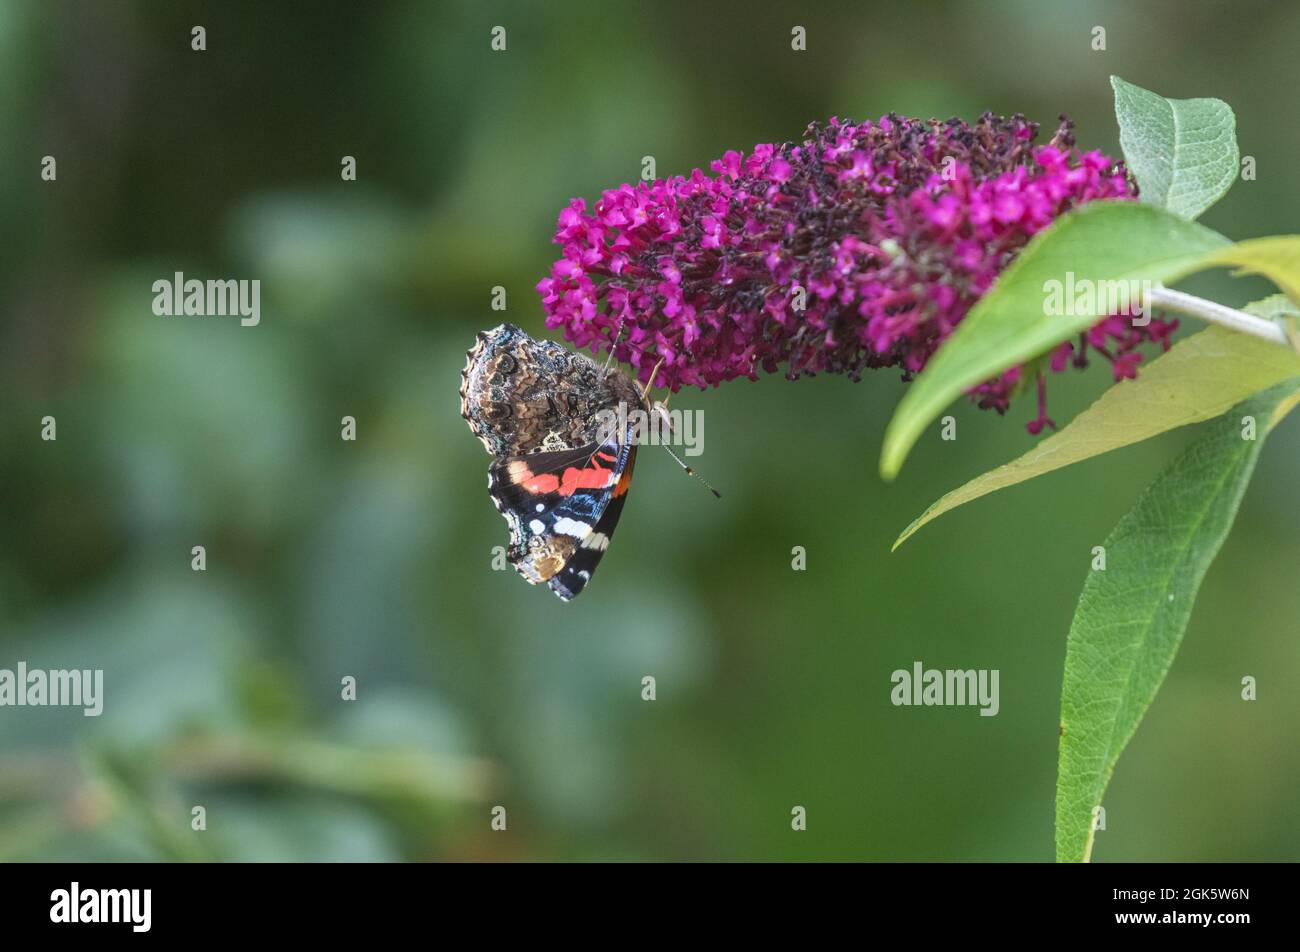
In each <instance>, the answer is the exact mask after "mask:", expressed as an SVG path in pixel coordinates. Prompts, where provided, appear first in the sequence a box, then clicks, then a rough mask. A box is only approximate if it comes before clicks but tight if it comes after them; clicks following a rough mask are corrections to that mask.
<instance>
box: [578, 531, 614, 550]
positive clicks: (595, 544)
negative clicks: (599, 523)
mask: <svg viewBox="0 0 1300 952" xmlns="http://www.w3.org/2000/svg"><path fill="white" fill-rule="evenodd" d="M608 545H609V536H607V535H605V533H603V532H593V533H592V534H591V535H589V536H587V538H585V539H583V540H582V547H583V548H584V549H595V550H596V551H597V552H604V551H605V548H606V547H607V546H608Z"/></svg>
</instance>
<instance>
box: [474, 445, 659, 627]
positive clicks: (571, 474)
mask: <svg viewBox="0 0 1300 952" xmlns="http://www.w3.org/2000/svg"><path fill="white" fill-rule="evenodd" d="M635 460H636V447H635V446H634V445H632V444H631V443H629V442H627V441H625V440H622V439H609V440H605V441H602V442H598V443H590V444H588V445H587V446H583V447H579V448H578V449H573V450H559V451H556V452H549V453H529V454H527V455H525V456H512V457H506V458H504V459H501V460H498V461H497V462H495V463H493V464H492V465H491V467H489V469H488V493H489V494H490V495H491V497H492V501H493V503H494V504H495V505H496V507H497V509H498V511H500V513H501V514H502V515H503V516H504V517H505V519H506V522H507V523H508V524H509V526H510V550H509V553H508V555H507V557H508V559H509V560H510V563H511V564H512V565H514V567H515V568H516V570H518V572H519V574H520V575H522V576H523V577H524V578H525V579H527V580H528V582H530V583H531V584H533V585H536V584H538V583H539V582H546V583H547V584H548V585H549V586H550V588H551V590H552V591H553V592H555V594H556V595H558V596H559V597H560V598H562V599H564V600H565V601H569V600H570V599H572V598H574V597H575V596H576V595H577V594H578V593H579V592H581V591H582V589H583V588H584V587H585V586H586V584H587V582H588V581H589V580H590V579H591V575H592V573H593V572H595V570H596V565H597V564H598V563H599V562H600V559H601V556H602V555H604V553H605V548H606V546H608V545H609V539H610V537H611V536H612V535H613V534H614V527H615V525H617V523H618V517H619V515H620V514H621V513H622V511H623V503H624V501H625V499H626V496H627V490H628V487H629V486H630V485H631V482H632V469H633V465H634V463H635Z"/></svg>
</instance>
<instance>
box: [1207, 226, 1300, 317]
mask: <svg viewBox="0 0 1300 952" xmlns="http://www.w3.org/2000/svg"><path fill="white" fill-rule="evenodd" d="M1216 265H1222V266H1224V267H1230V268H1236V269H1237V270H1236V271H1235V272H1234V275H1236V276H1238V277H1240V276H1241V275H1243V274H1262V275H1264V277H1266V278H1268V279H1269V280H1271V281H1272V282H1273V283H1274V284H1276V285H1277V286H1278V287H1279V288H1281V289H1282V290H1283V291H1285V292H1286V293H1287V296H1288V297H1290V298H1291V300H1293V301H1297V302H1300V235H1273V236H1272V237H1269V238H1251V239H1249V240H1248V241H1239V242H1237V243H1236V244H1235V245H1229V246H1228V247H1227V248H1224V249H1223V250H1221V251H1219V252H1217V253H1215V254H1213V255H1211V256H1210V257H1209V258H1208V259H1207V260H1206V261H1205V263H1204V265H1203V267H1207V268H1210V267H1214V266H1216Z"/></svg>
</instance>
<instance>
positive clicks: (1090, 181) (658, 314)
mask: <svg viewBox="0 0 1300 952" xmlns="http://www.w3.org/2000/svg"><path fill="white" fill-rule="evenodd" d="M1037 131H1038V127H1037V125H1036V124H1034V123H1031V122H1028V121H1026V120H1025V119H1024V117H1023V116H1019V115H1017V116H1013V117H1011V118H1010V119H1003V118H1001V117H997V116H993V115H992V114H987V113H986V114H985V115H984V116H982V117H981V118H980V119H979V120H978V121H977V122H975V123H974V124H970V125H968V124H966V123H964V122H961V121H960V120H957V119H950V120H948V121H946V122H938V121H935V120H930V121H928V122H922V121H919V120H916V119H909V118H905V117H900V116H895V115H888V116H884V117H882V118H881V119H880V120H879V122H870V121H867V122H863V123H860V124H854V123H848V122H841V121H839V120H836V119H831V120H830V121H829V122H827V123H814V124H812V125H810V126H809V127H808V129H807V130H806V131H805V133H804V137H803V140H802V141H801V142H798V143H790V142H787V143H784V144H782V145H758V146H755V147H754V149H753V150H752V151H751V153H750V154H749V155H744V154H742V153H740V152H728V153H726V155H724V156H723V157H722V158H721V159H719V160H717V161H715V162H713V163H712V166H711V168H712V172H713V174H712V175H707V174H705V173H704V172H702V171H700V170H699V169H696V170H694V171H693V172H692V173H691V174H690V175H689V176H686V177H682V176H677V177H674V178H671V179H665V180H659V181H656V182H653V183H639V184H637V185H621V186H619V187H618V188H615V189H610V190H609V191H606V192H605V193H604V194H603V195H602V196H601V198H600V200H599V201H597V202H596V204H595V206H594V208H592V209H591V210H590V211H589V210H588V207H587V203H586V202H585V201H584V200H582V199H580V198H579V199H574V200H573V201H572V202H571V203H570V204H569V206H568V208H566V209H565V210H564V211H563V212H561V213H560V218H559V223H558V227H557V230H556V234H555V242H556V243H557V244H559V245H561V246H563V249H564V252H563V257H562V258H560V260H559V261H557V262H555V264H554V265H553V267H552V268H551V275H550V277H548V278H546V279H544V280H542V281H541V282H540V283H539V284H538V285H537V290H538V292H539V293H540V294H541V295H542V301H543V305H544V307H545V310H546V323H547V326H548V327H550V328H553V329H560V328H562V329H563V331H564V335H565V337H566V338H567V339H568V340H569V341H571V342H572V343H573V344H575V345H576V346H578V347H590V348H591V349H592V351H593V352H595V351H597V350H606V351H608V350H609V349H610V348H611V347H612V348H613V349H614V354H615V357H616V359H618V360H619V361H621V362H623V363H628V364H631V365H632V366H633V367H635V368H638V371H639V375H640V378H641V379H642V380H645V379H647V378H648V377H649V374H650V369H651V368H652V367H653V366H655V365H656V364H657V363H659V362H660V361H661V360H662V367H661V369H660V371H659V376H658V377H657V378H656V380H657V382H660V383H662V384H663V385H664V386H667V387H670V388H671V389H673V390H677V389H678V388H680V387H681V386H683V385H697V386H701V387H705V386H708V385H715V386H716V385H717V384H719V383H721V382H722V381H724V380H731V379H734V378H736V377H749V378H751V379H756V378H757V374H758V371H759V370H760V369H761V370H763V371H766V372H769V373H770V372H773V371H776V370H778V369H779V368H781V367H782V366H784V367H785V368H786V371H787V375H788V376H789V377H790V378H791V379H794V378H796V377H798V376H799V375H800V374H802V373H809V374H811V373H816V372H819V371H827V372H843V373H847V374H848V375H850V376H851V377H852V378H853V379H857V378H858V377H860V376H861V374H862V371H863V370H865V369H867V368H875V367H890V366H893V367H899V368H901V369H902V371H903V374H904V378H905V379H908V378H910V377H911V376H912V375H913V374H915V373H916V372H917V371H919V370H921V368H922V367H924V366H925V363H926V361H927V360H929V358H930V356H931V355H932V354H933V353H934V352H935V350H936V349H937V348H938V347H939V345H940V344H941V343H942V342H943V341H944V339H945V338H946V337H947V336H948V335H949V334H951V333H952V331H953V329H954V328H955V327H956V326H957V324H958V323H960V322H961V320H962V318H963V317H964V316H965V315H966V313H967V311H969V310H970V308H971V306H972V305H973V304H974V303H975V302H976V301H977V300H978V299H979V298H980V296H981V295H983V294H984V293H985V292H986V291H987V290H988V289H989V288H990V287H991V286H992V284H993V282H994V280H995V279H996V278H997V276H998V275H999V274H1000V273H1001V272H1002V270H1003V269H1004V268H1005V267H1006V266H1007V264H1008V263H1009V262H1010V261H1011V259H1012V258H1014V257H1015V255H1016V253H1017V252H1018V251H1019V250H1020V249H1021V248H1023V247H1024V245H1025V244H1026V242H1028V241H1029V239H1030V238H1031V237H1032V236H1033V235H1034V234H1035V233H1037V232H1039V231H1041V230H1042V229H1043V228H1046V227H1047V226H1048V225H1049V224H1051V223H1052V221H1053V220H1055V219H1056V217H1057V216H1059V215H1061V214H1062V213H1064V212H1066V211H1068V210H1069V209H1071V208H1074V207H1077V206H1079V205H1082V204H1083V203H1085V202H1090V201H1094V200H1097V199H1107V198H1111V199H1114V198H1131V197H1133V196H1134V194H1135V188H1134V187H1133V186H1132V185H1131V184H1130V183H1129V181H1128V178H1127V176H1126V174H1125V172H1124V169H1123V167H1122V166H1120V165H1117V164H1116V163H1115V161H1114V160H1112V159H1110V158H1109V157H1107V156H1105V155H1102V154H1101V153H1100V152H1088V153H1084V154H1079V153H1078V152H1077V150H1075V149H1074V147H1073V146H1074V139H1073V136H1072V134H1071V132H1070V124H1069V123H1068V122H1064V121H1063V122H1062V124H1061V126H1060V128H1059V129H1058V131H1057V133H1056V135H1055V136H1054V137H1053V139H1052V140H1051V142H1050V143H1048V144H1047V145H1044V146H1040V147H1035V146H1034V145H1033V140H1034V138H1035V137H1036V135H1037ZM1175 326H1176V324H1175V323H1170V322H1165V321H1162V320H1158V319H1153V320H1151V322H1150V323H1149V324H1147V325H1146V326H1145V327H1138V326H1134V325H1133V324H1132V323H1131V322H1130V321H1126V320H1123V319H1120V318H1118V317H1112V318H1108V319H1106V320H1103V321H1101V322H1100V323H1099V324H1097V325H1096V326H1095V327H1093V328H1092V329H1091V330H1089V331H1088V332H1087V333H1085V334H1083V335H1080V337H1079V339H1078V340H1077V342H1066V343H1063V344H1062V345H1061V346H1060V347H1058V348H1057V349H1055V350H1054V351H1053V352H1052V354H1051V355H1050V356H1049V357H1048V359H1047V360H1045V361H1037V362H1035V363H1034V365H1033V367H1032V372H1031V373H1026V370H1027V368H1024V367H1016V368H1013V369H1011V370H1010V371H1008V372H1007V373H1005V374H1003V375H1002V376H1001V377H999V378H997V379H995V380H991V381H988V382H987V383H985V384H983V385H981V386H979V387H977V388H975V389H974V390H973V391H972V394H971V395H972V398H973V399H975V400H977V401H978V402H979V405H980V406H981V407H991V408H994V409H996V410H998V411H999V412H1003V411H1005V410H1006V408H1007V406H1008V403H1009V401H1010V399H1011V397H1012V395H1013V394H1015V393H1016V392H1018V390H1019V388H1020V387H1021V386H1023V385H1024V384H1025V383H1027V382H1028V379H1030V378H1033V379H1036V380H1037V382H1038V391H1039V414H1038V417H1037V419H1035V420H1034V421H1033V422H1031V423H1030V424H1029V425H1028V426H1029V430H1030V432H1032V433H1037V432H1039V431H1040V430H1041V429H1042V428H1043V426H1044V425H1049V424H1050V425H1053V426H1054V425H1055V424H1053V423H1052V422H1051V420H1050V419H1049V418H1048V417H1047V416H1046V411H1045V409H1044V406H1043V400H1044V398H1043V385H1042V372H1043V370H1044V369H1046V368H1047V367H1050V369H1052V370H1054V371H1059V370H1062V369H1064V368H1065V367H1066V366H1067V365H1069V364H1074V365H1076V366H1081V365H1084V364H1086V362H1087V351H1088V349H1089V348H1091V349H1092V350H1094V351H1096V352H1098V353H1100V354H1102V355H1103V356H1105V357H1106V358H1107V359H1109V360H1110V361H1111V362H1112V365H1113V370H1114V374H1115V377H1116V379H1120V378H1122V377H1132V376H1134V375H1135V374H1136V364H1137V363H1138V362H1139V361H1140V360H1141V359H1142V358H1141V354H1140V353H1138V352H1137V350H1136V348H1138V347H1139V346H1140V345H1142V344H1144V343H1147V342H1156V343H1158V344H1160V345H1162V346H1164V347H1167V346H1168V343H1169V334H1170V333H1171V332H1172V330H1173V329H1174V327H1175Z"/></svg>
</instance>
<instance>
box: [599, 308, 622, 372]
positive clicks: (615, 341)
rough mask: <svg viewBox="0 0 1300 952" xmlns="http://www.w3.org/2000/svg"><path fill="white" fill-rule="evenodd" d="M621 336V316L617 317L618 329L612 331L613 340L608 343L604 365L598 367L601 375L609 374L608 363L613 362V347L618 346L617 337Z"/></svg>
mask: <svg viewBox="0 0 1300 952" xmlns="http://www.w3.org/2000/svg"><path fill="white" fill-rule="evenodd" d="M622 336H623V318H621V317H620V318H619V319H618V330H616V331H615V332H614V340H613V341H611V342H610V345H609V356H608V357H606V358H605V366H604V367H601V368H600V375H601V376H602V377H608V376H609V365H610V364H612V363H613V362H614V349H615V348H616V347H618V339H619V338H620V337H622Z"/></svg>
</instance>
